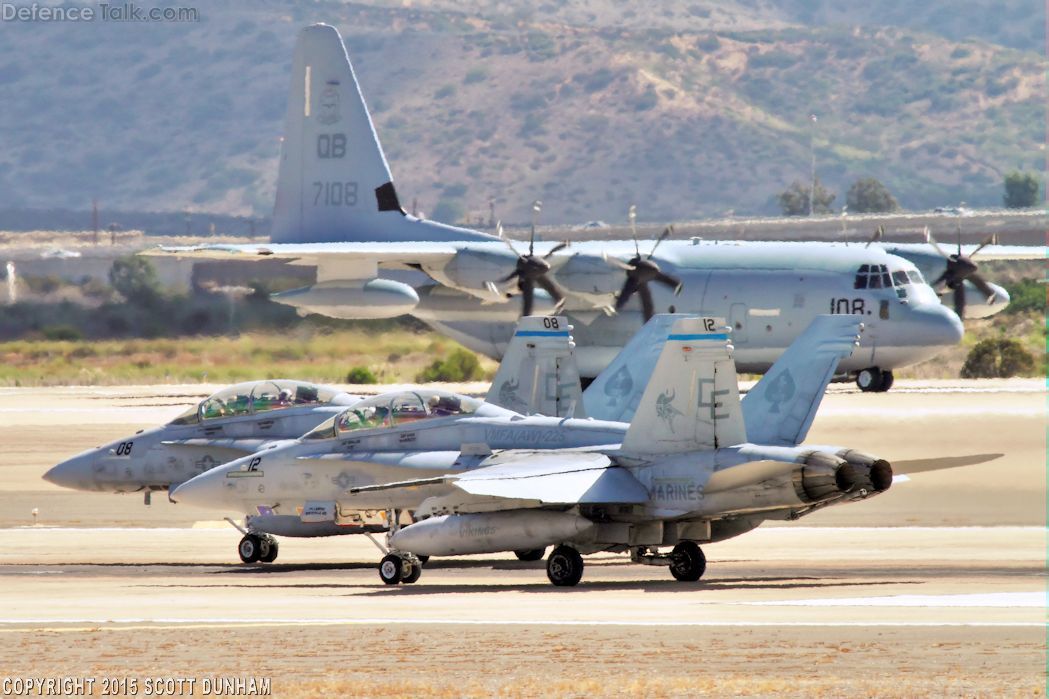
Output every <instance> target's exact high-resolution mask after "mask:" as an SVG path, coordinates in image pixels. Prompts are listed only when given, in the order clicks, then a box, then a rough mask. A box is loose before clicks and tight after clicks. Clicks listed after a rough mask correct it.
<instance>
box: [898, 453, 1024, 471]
mask: <svg viewBox="0 0 1049 699" xmlns="http://www.w3.org/2000/svg"><path fill="white" fill-rule="evenodd" d="M1003 456H1005V454H970V455H968V456H940V457H936V458H932V459H911V460H909V461H893V462H892V472H893V473H895V474H899V475H907V474H912V473H925V472H926V471H941V470H943V469H945V468H959V467H961V466H975V465H976V464H983V463H987V462H988V461H994V460H995V459H1000V458H1001V457H1003Z"/></svg>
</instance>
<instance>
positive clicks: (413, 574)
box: [401, 562, 423, 585]
mask: <svg viewBox="0 0 1049 699" xmlns="http://www.w3.org/2000/svg"><path fill="white" fill-rule="evenodd" d="M402 568H407V569H408V574H407V575H402V576H401V582H402V583H404V584H405V585H411V584H412V583H413V582H415V581H416V580H418V579H419V576H420V575H422V574H423V567H422V566H421V565H414V564H412V563H407V562H405V563H404V565H403V566H402Z"/></svg>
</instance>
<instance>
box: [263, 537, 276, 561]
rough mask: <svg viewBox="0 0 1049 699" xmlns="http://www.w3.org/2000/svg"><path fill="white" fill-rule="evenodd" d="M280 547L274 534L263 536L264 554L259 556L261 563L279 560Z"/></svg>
mask: <svg viewBox="0 0 1049 699" xmlns="http://www.w3.org/2000/svg"><path fill="white" fill-rule="evenodd" d="M279 548H280V547H279V546H277V540H276V539H274V538H273V537H272V536H267V537H263V539H262V555H260V556H259V562H260V563H273V562H274V561H275V560H277V551H278V549H279Z"/></svg>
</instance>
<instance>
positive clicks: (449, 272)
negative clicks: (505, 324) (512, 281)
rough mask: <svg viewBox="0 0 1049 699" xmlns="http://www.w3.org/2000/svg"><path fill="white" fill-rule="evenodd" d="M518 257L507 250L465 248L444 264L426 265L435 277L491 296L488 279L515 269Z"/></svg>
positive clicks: (453, 286)
mask: <svg viewBox="0 0 1049 699" xmlns="http://www.w3.org/2000/svg"><path fill="white" fill-rule="evenodd" d="M516 264H517V258H516V257H515V256H514V254H513V253H512V252H510V251H509V250H508V249H507V250H473V249H470V248H463V249H462V250H460V251H459V252H457V253H455V255H453V256H452V259H450V260H448V262H447V263H445V264H444V265H443V266H441V267H434V266H431V265H424V266H423V269H424V270H425V271H426V273H427V274H429V275H430V276H431V277H433V278H434V279H436V280H437V281H439V282H441V283H442V284H446V285H447V286H450V287H452V288H455V289H458V290H459V291H463V292H465V293H467V294H472V295H474V296H480V297H485V298H486V297H488V296H491V292H489V291H488V289H487V287H486V286H485V282H496V281H498V280H500V279H503V278H504V277H506V275H508V274H510V272H513V271H514V266H515V265H516Z"/></svg>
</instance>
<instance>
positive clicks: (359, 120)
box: [271, 24, 492, 243]
mask: <svg viewBox="0 0 1049 699" xmlns="http://www.w3.org/2000/svg"><path fill="white" fill-rule="evenodd" d="M491 238H492V236H488V235H486V234H484V233H479V232H476V231H469V230H465V229H462V228H455V227H452V226H445V225H442V224H439V223H435V222H432V221H420V220H419V219H416V218H415V217H413V216H408V215H407V214H406V213H405V212H404V209H403V208H402V206H401V203H400V200H399V199H398V197H397V190H396V189H395V188H394V185H393V177H392V176H391V175H390V168H389V166H388V165H387V163H386V156H385V155H384V154H383V151H382V146H381V145H380V144H379V137H378V136H377V135H376V133H375V127H374V125H373V124H372V119H371V115H370V114H369V113H368V107H367V105H366V104H365V102H364V96H363V94H362V93H361V89H360V85H359V84H358V83H357V76H356V75H355V74H354V72H353V66H352V65H351V64H350V59H349V56H348V55H347V54H346V49H345V47H344V46H343V43H342V37H341V36H340V35H339V32H338V30H336V29H335V27H332V26H329V25H326V24H314V25H312V26H309V27H306V28H305V29H303V30H302V31H301V32H299V37H298V41H297V42H296V44H295V56H294V59H293V60H292V78H291V89H290V90H289V92H288V111H287V113H286V115H285V120H284V142H283V144H282V147H281V156H280V169H279V172H278V175H277V199H276V202H275V205H274V210H273V230H272V235H271V239H272V241H273V242H275V243H320V242H357V241H373V242H385V241H441V240H478V239H484V240H487V239H491Z"/></svg>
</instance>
